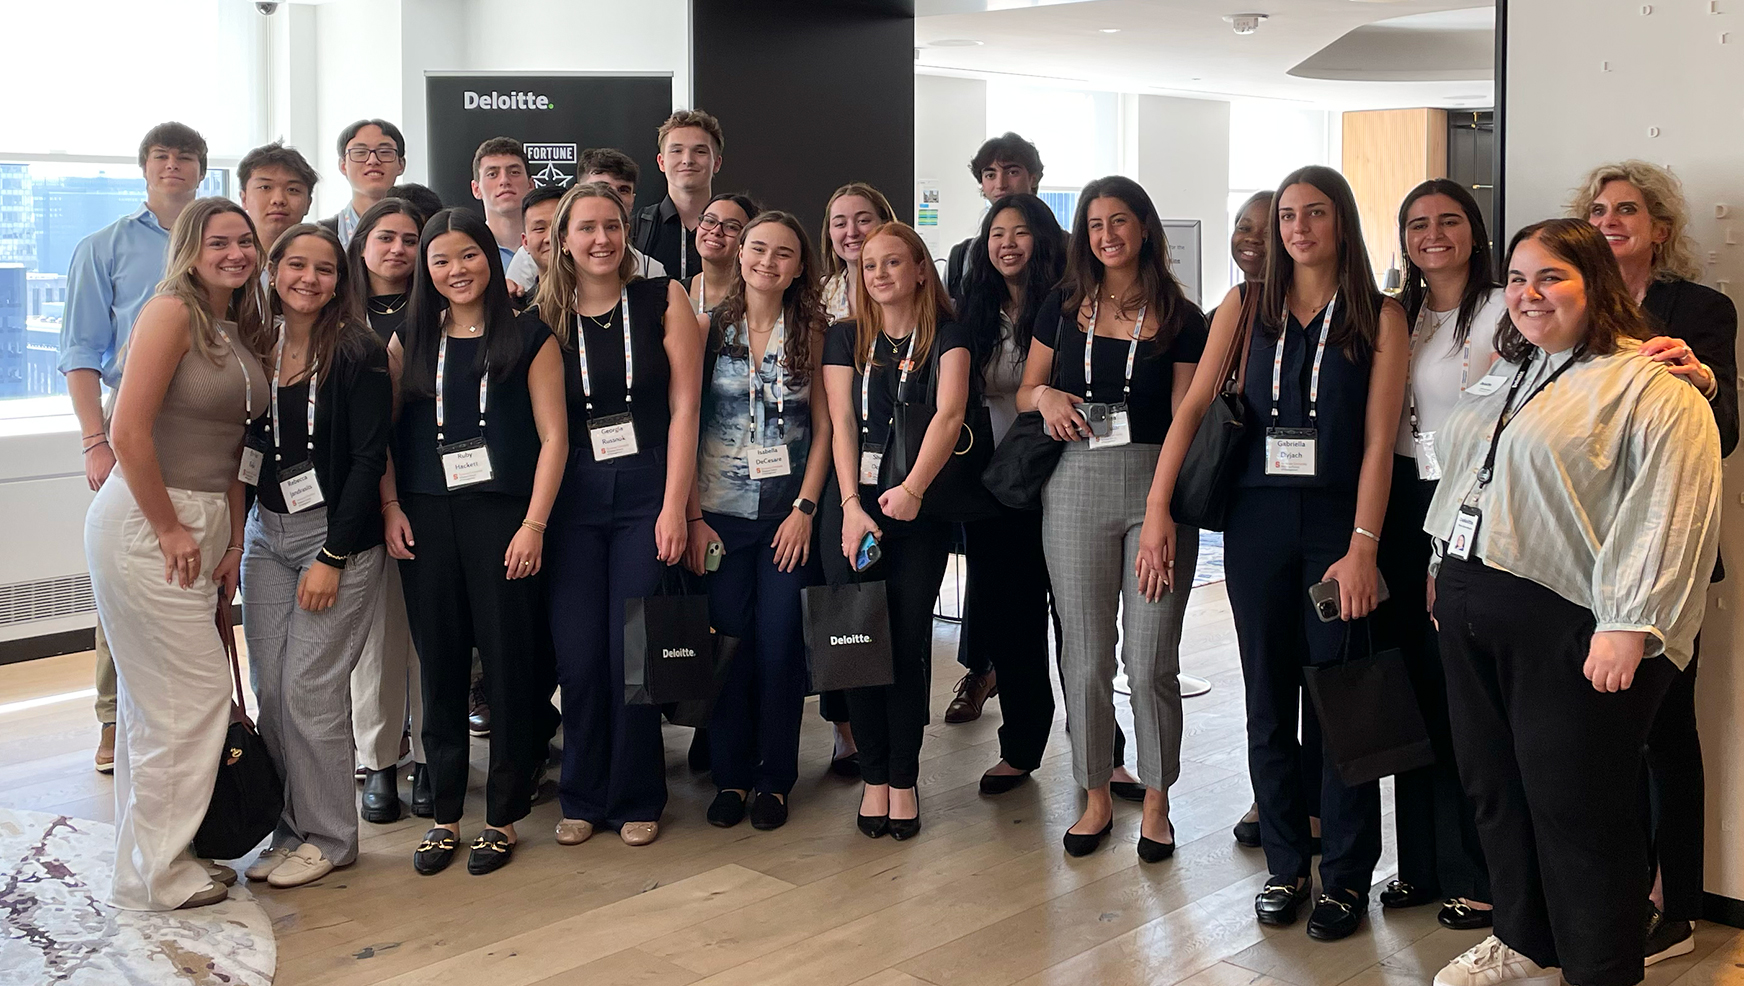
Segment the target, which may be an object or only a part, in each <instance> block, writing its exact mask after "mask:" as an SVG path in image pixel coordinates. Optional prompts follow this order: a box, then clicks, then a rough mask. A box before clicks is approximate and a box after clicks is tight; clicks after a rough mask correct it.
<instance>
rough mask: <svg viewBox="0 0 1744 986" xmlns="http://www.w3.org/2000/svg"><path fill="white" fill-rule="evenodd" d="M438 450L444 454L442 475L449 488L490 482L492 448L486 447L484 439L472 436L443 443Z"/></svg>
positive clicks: (456, 488) (453, 488)
mask: <svg viewBox="0 0 1744 986" xmlns="http://www.w3.org/2000/svg"><path fill="white" fill-rule="evenodd" d="M436 451H437V452H439V453H441V455H442V475H443V477H444V478H446V479H447V481H448V488H449V489H451V490H458V489H461V488H462V487H466V486H472V485H475V484H477V483H488V482H490V478H491V461H490V449H488V448H486V447H485V444H484V439H482V438H472V439H468V440H467V441H464V442H455V443H454V444H453V445H442V446H438V447H437V449H436Z"/></svg>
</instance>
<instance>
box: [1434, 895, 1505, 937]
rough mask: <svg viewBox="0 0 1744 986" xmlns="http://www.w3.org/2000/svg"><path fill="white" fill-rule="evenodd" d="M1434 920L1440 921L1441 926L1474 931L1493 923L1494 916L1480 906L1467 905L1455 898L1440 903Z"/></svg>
mask: <svg viewBox="0 0 1744 986" xmlns="http://www.w3.org/2000/svg"><path fill="white" fill-rule="evenodd" d="M1435 920H1437V921H1440V922H1441V926H1442V927H1443V928H1452V929H1453V930H1455V931H1474V930H1476V929H1478V928H1488V927H1489V926H1490V925H1492V924H1494V923H1495V920H1496V916H1495V914H1494V913H1492V912H1490V911H1486V910H1484V909H1482V908H1479V907H1467V906H1465V905H1464V904H1461V903H1460V902H1459V901H1457V900H1450V901H1447V902H1445V903H1443V904H1442V905H1441V913H1440V914H1437V915H1435Z"/></svg>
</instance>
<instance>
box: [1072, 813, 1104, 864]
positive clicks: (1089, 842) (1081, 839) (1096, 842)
mask: <svg viewBox="0 0 1744 986" xmlns="http://www.w3.org/2000/svg"><path fill="white" fill-rule="evenodd" d="M1112 831H1114V819H1112V818H1110V819H1109V820H1108V824H1107V825H1104V826H1102V831H1100V832H1097V833H1095V834H1094V835H1078V834H1077V833H1075V832H1072V831H1070V830H1068V831H1067V832H1066V836H1065V838H1063V839H1061V840H1060V841H1061V842H1062V843H1064V844H1065V847H1066V855H1068V856H1077V857H1083V856H1088V855H1090V854H1091V853H1093V852H1095V851H1096V850H1098V849H1100V848H1102V841H1103V840H1104V839H1106V838H1108V833H1110V832H1112Z"/></svg>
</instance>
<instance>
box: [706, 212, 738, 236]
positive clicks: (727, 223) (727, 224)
mask: <svg viewBox="0 0 1744 986" xmlns="http://www.w3.org/2000/svg"><path fill="white" fill-rule="evenodd" d="M696 225H697V228H698V229H714V228H715V227H716V226H719V227H720V228H721V232H723V233H725V234H727V235H728V236H738V235H739V234H740V233H743V232H744V231H745V224H744V223H742V222H739V221H738V220H735V219H721V218H719V217H718V216H716V215H715V214H714V213H712V212H705V213H703V215H702V218H701V219H699V220H697V223H696Z"/></svg>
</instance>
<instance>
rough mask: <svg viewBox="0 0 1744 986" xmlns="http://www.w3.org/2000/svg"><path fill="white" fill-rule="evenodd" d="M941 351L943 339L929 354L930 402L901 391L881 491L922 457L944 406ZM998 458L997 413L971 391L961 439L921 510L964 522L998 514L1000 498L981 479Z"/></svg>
mask: <svg viewBox="0 0 1744 986" xmlns="http://www.w3.org/2000/svg"><path fill="white" fill-rule="evenodd" d="M939 355H940V354H939V352H938V347H937V345H935V346H934V347H933V352H931V353H929V354H928V358H927V381H926V389H925V392H924V393H925V399H924V402H922V403H914V402H908V401H904V400H903V398H904V397H905V396H906V395H904V394H898V395H897V400H896V404H895V408H894V417H893V418H892V419H891V424H890V441H889V444H888V447H887V448H885V450H884V461H883V462H882V463H881V464H880V468H879V471H878V492H880V493H882V492H884V491H885V490H888V489H891V488H892V487H895V486H897V485H899V484H901V482H902V481H903V479H904V478H905V477H907V476H908V474H909V472H910V471H911V470H912V469H913V468H914V463H915V460H917V459H919V458H920V449H921V444H922V443H923V442H924V441H925V440H926V433H927V429H928V428H929V427H931V425H932V423H933V415H934V414H936V413H937V412H938V403H939ZM992 458H993V415H992V413H991V412H989V411H988V410H987V402H986V401H984V400H982V399H981V398H980V397H979V396H977V395H974V394H971V395H970V399H969V407H968V409H967V410H966V411H965V412H964V415H963V424H962V427H961V428H959V429H958V431H957V442H956V445H955V446H954V447H953V448H952V449H951V456H950V458H948V459H946V460H945V464H944V466H942V467H941V468H940V469H939V474H938V475H937V476H934V477H933V481H932V485H930V486H928V487H927V489H926V498H925V499H924V500H922V501H921V504H920V516H922V517H924V518H927V519H929V520H943V521H950V522H953V523H962V522H967V521H976V520H986V519H987V518H989V517H992V516H994V515H995V514H997V513H998V512H999V503H998V501H996V500H994V499H993V494H991V493H989V492H988V491H987V487H986V486H984V485H983V484H982V482H981V474H982V472H984V471H985V470H986V469H987V463H988V462H989V461H990V460H991V459H992Z"/></svg>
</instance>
